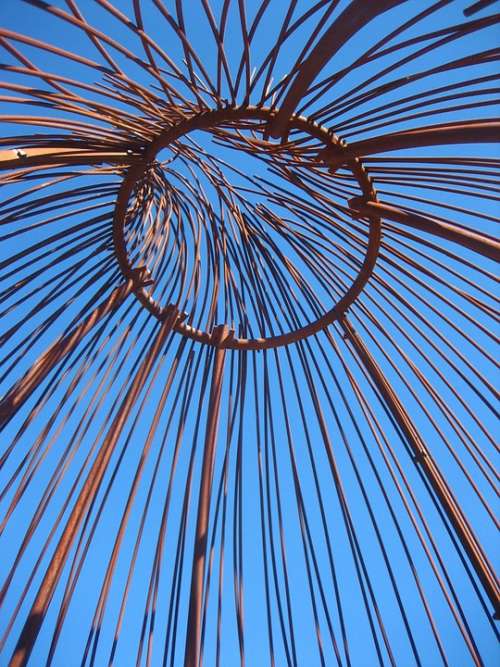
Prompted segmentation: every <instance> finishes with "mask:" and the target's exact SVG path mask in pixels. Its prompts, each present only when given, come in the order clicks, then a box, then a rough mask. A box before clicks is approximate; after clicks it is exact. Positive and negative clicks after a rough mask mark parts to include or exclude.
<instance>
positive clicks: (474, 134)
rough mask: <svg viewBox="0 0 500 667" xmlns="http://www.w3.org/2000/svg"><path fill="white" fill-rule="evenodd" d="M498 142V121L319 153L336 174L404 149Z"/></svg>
mask: <svg viewBox="0 0 500 667" xmlns="http://www.w3.org/2000/svg"><path fill="white" fill-rule="evenodd" d="M499 138H500V122H499V121H490V120H485V121H476V122H470V123H445V124H442V125H435V126H434V127H424V128H422V129H416V130H405V131H404V132H392V133H390V134H382V135H380V136H378V137H372V138H371V139H364V140H363V141H355V142H354V143H352V144H349V145H346V146H344V147H342V146H329V147H328V148H325V149H323V150H322V151H320V153H319V156H318V157H319V158H320V159H321V160H324V161H325V162H326V163H327V164H328V165H329V167H330V170H331V171H333V172H335V171H336V170H337V169H338V168H339V167H341V166H342V165H343V164H345V163H346V162H349V161H350V160H353V159H354V158H359V157H364V156H366V155H373V154H375V153H386V152H388V151H398V150H401V149H403V148H419V147H420V146H436V145H439V146H443V145H445V144H480V143H495V144H496V143H498V140H499Z"/></svg>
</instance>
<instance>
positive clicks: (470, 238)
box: [349, 197, 500, 262]
mask: <svg viewBox="0 0 500 667" xmlns="http://www.w3.org/2000/svg"><path fill="white" fill-rule="evenodd" d="M349 208H351V209H352V210H353V211H354V213H355V215H356V217H364V216H368V217H371V216H375V217H380V218H386V219H387V220H393V221H394V222H399V223H400V224H402V225H406V226H407V227H413V228H415V229H420V230H421V231H423V232H427V233H429V234H434V235H435V236H440V237H441V238H444V239H447V240H448V241H453V242H454V243H459V244H460V245H462V246H464V247H466V248H468V249H469V250H473V251H474V252H478V253H480V254H481V255H484V256H485V257H489V258H490V259H494V260H496V261H497V262H498V261H500V243H499V242H498V241H496V240H495V239H494V238H492V237H490V236H487V235H486V234H478V233H477V232H473V231H471V230H468V229H464V228H463V227H459V226H458V225H454V224H453V223H451V222H445V221H442V220H439V219H437V218H429V217H427V216H425V215H420V214H417V213H410V212H409V211H403V210H402V209H400V208H396V207H395V206H389V205H388V204H382V203H380V202H372V201H365V200H363V199H362V198H361V197H354V198H353V199H351V200H350V201H349Z"/></svg>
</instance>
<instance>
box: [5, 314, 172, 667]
mask: <svg viewBox="0 0 500 667" xmlns="http://www.w3.org/2000/svg"><path fill="white" fill-rule="evenodd" d="M176 317H177V311H176V310H175V309H174V308H172V309H171V313H170V316H169V317H167V318H166V319H165V321H164V322H162V324H161V326H160V330H159V332H158V334H157V336H156V338H155V340H154V342H153V344H152V346H151V347H150V349H149V351H148V353H147V355H146V356H145V358H144V360H143V361H142V364H141V366H140V368H139V370H138V372H137V375H136V376H135V378H134V380H133V381H132V384H131V386H130V388H129V390H128V391H127V394H126V395H125V397H124V399H123V402H122V404H121V406H120V409H119V410H118V412H117V414H116V416H115V418H114V420H113V423H112V424H111V427H110V429H109V431H108V433H107V436H106V438H105V440H104V442H103V444H102V446H101V448H100V450H99V453H98V454H97V456H96V458H95V460H94V463H93V464H92V468H91V469H90V471H89V474H88V475H87V479H86V480H85V482H84V484H83V487H82V489H81V491H80V494H79V496H78V499H77V501H76V503H75V505H74V507H73V510H72V512H71V515H70V517H69V519H68V522H67V524H66V526H65V528H64V531H63V533H62V535H61V538H60V540H59V543H58V545H57V547H56V550H55V552H54V555H53V556H52V560H51V561H50V564H49V566H48V568H47V571H46V572H45V576H44V578H43V581H42V583H41V585H40V588H39V589H38V593H37V596H36V598H35V601H34V603H33V606H32V607H31V611H30V613H29V616H28V618H27V620H26V623H25V624H24V627H23V630H22V632H21V636H20V637H19V640H18V642H17V645H16V648H15V650H14V654H13V656H12V658H11V661H10V663H9V665H10V667H24V666H25V665H27V664H28V660H29V657H30V654H31V651H32V650H33V646H34V644H35V641H36V638H37V636H38V633H39V632H40V628H41V626H42V623H43V620H44V617H45V614H46V613H47V610H48V607H49V604H50V601H51V599H52V596H53V595H54V592H55V589H56V587H57V583H58V581H59V578H60V577H61V574H62V571H63V569H64V565H65V563H66V560H67V558H68V554H69V552H70V549H71V546H72V544H73V542H74V540H75V537H76V535H77V533H78V530H79V528H80V526H81V523H82V521H83V519H84V517H85V515H86V513H87V511H88V509H89V506H90V504H91V503H92V500H93V498H95V495H96V493H97V492H98V490H99V487H100V485H101V482H102V480H103V478H104V475H105V474H106V471H107V468H108V463H109V460H110V458H111V456H112V454H113V452H114V449H115V446H116V444H117V442H118V440H119V438H120V435H121V433H122V431H123V429H124V427H125V424H126V423H127V420H128V417H129V415H130V413H131V411H132V408H133V406H134V404H135V402H136V400H137V398H138V396H139V394H140V392H141V391H142V389H143V387H144V385H145V383H146V380H147V378H148V376H149V374H150V372H151V369H152V368H153V366H154V364H155V361H156V359H157V358H158V356H159V354H160V352H161V350H162V349H163V347H164V345H165V341H166V339H167V336H168V335H169V334H170V332H171V331H172V326H173V323H174V321H175V319H176Z"/></svg>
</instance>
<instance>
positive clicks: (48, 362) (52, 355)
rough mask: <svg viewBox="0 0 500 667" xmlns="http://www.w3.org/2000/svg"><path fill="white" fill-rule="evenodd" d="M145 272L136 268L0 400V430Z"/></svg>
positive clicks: (138, 282)
mask: <svg viewBox="0 0 500 667" xmlns="http://www.w3.org/2000/svg"><path fill="white" fill-rule="evenodd" d="M147 275H148V271H147V270H146V269H144V268H142V267H141V268H139V269H135V270H134V272H133V275H132V277H131V278H130V279H129V280H127V282H125V283H124V284H123V285H120V286H119V287H117V288H116V289H114V290H113V291H112V292H111V295H110V296H109V298H108V299H107V300H106V301H105V302H104V303H101V304H99V305H98V306H97V307H96V308H95V309H94V310H93V311H92V312H91V313H90V315H88V316H87V317H86V318H85V319H84V320H83V322H81V323H80V324H79V325H78V326H76V327H75V328H74V329H73V330H72V331H70V333H68V334H66V336H62V337H61V338H59V339H58V340H56V342H55V343H53V344H52V345H51V346H50V347H49V349H48V350H47V351H46V352H44V354H43V355H42V356H41V357H40V358H39V359H38V360H37V361H36V362H35V363H34V364H33V366H32V367H31V368H30V369H29V370H28V371H27V373H26V374H25V375H24V377H22V378H21V379H20V380H19V381H18V382H16V384H15V385H14V386H13V387H12V388H11V389H10V390H9V391H8V392H7V393H6V395H5V396H4V397H3V398H2V400H1V401H0V431H1V430H2V428H4V426H5V425H6V424H7V423H8V422H9V421H10V420H11V419H12V417H13V416H14V415H15V414H16V412H17V410H19V408H20V407H21V406H22V405H23V404H24V403H25V402H26V401H27V400H28V398H29V397H30V396H31V394H32V393H33V392H34V391H35V390H36V388H37V387H38V386H39V385H40V384H41V383H42V382H43V380H44V379H45V378H46V377H47V375H48V374H49V373H50V371H51V370H52V369H53V368H54V366H55V365H56V364H57V363H58V362H59V361H61V360H62V359H63V358H64V357H65V356H67V355H68V354H69V353H70V352H71V351H72V350H74V349H75V347H76V346H77V345H78V344H79V343H80V341H81V340H82V339H83V338H84V337H85V335H86V334H87V333H88V332H89V331H90V330H91V329H92V328H93V327H94V326H95V325H96V324H97V323H98V322H99V321H100V320H102V318H103V317H105V316H106V315H109V314H110V313H111V312H113V311H114V310H116V309H117V308H118V307H119V306H120V304H121V303H122V302H123V301H124V299H126V297H127V296H128V295H129V294H130V293H131V292H132V291H133V290H134V288H135V287H136V286H137V285H140V284H143V282H144V280H146V276H147Z"/></svg>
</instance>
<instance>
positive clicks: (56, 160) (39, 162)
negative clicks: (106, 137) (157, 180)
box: [0, 148, 133, 170]
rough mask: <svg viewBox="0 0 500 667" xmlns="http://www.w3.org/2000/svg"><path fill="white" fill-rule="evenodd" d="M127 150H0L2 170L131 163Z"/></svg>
mask: <svg viewBox="0 0 500 667" xmlns="http://www.w3.org/2000/svg"><path fill="white" fill-rule="evenodd" d="M132 159H133V156H132V155H131V154H130V153H127V152H126V151H104V150H103V151H95V150H87V149H84V148H22V149H10V150H4V151H0V170H1V169H19V168H20V167H23V168H24V167H37V166H42V167H45V166H54V165H65V164H101V163H103V162H111V163H118V164H130V162H132Z"/></svg>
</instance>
